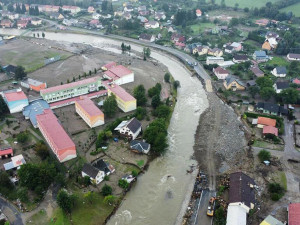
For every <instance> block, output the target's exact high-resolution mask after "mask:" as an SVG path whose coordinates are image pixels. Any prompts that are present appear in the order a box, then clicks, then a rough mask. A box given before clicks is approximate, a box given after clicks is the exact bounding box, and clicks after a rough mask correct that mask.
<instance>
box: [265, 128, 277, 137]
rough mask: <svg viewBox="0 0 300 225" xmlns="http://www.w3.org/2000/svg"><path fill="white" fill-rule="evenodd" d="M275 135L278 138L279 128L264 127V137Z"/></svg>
mask: <svg viewBox="0 0 300 225" xmlns="http://www.w3.org/2000/svg"><path fill="white" fill-rule="evenodd" d="M267 134H273V135H275V136H276V137H278V128H277V127H273V126H264V127H263V135H264V136H265V135H267Z"/></svg>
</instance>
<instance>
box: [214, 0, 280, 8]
mask: <svg viewBox="0 0 300 225" xmlns="http://www.w3.org/2000/svg"><path fill="white" fill-rule="evenodd" d="M276 1H277V0H252V1H248V0H225V4H226V6H231V7H234V5H235V4H236V3H238V4H239V8H242V9H243V8H245V7H248V8H252V7H257V8H260V7H262V6H265V5H266V3H267V2H276ZM221 2H222V0H217V1H216V3H219V4H221Z"/></svg>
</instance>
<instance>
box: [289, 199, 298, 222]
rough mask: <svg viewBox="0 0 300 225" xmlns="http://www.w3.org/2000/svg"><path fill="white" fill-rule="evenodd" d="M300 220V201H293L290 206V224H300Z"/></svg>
mask: <svg viewBox="0 0 300 225" xmlns="http://www.w3.org/2000/svg"><path fill="white" fill-rule="evenodd" d="M299 221H300V203H291V204H289V207H288V224H289V225H299Z"/></svg>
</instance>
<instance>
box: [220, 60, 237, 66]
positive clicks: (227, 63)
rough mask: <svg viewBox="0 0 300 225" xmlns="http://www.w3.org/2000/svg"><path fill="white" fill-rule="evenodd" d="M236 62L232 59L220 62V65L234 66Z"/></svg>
mask: <svg viewBox="0 0 300 225" xmlns="http://www.w3.org/2000/svg"><path fill="white" fill-rule="evenodd" d="M234 64H235V63H234V62H232V61H231V60H228V61H224V62H220V63H218V65H219V66H221V67H223V68H227V67H230V66H233V65H234Z"/></svg>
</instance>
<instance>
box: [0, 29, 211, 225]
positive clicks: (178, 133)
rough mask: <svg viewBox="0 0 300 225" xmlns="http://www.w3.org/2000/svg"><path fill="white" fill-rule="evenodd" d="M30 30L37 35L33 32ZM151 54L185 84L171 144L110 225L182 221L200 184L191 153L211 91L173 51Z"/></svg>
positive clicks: (56, 36)
mask: <svg viewBox="0 0 300 225" xmlns="http://www.w3.org/2000/svg"><path fill="white" fill-rule="evenodd" d="M21 32H22V31H20V30H16V29H10V30H8V29H0V33H2V34H14V35H18V34H20V33H21ZM26 35H28V36H31V37H32V34H31V33H27V34H26ZM45 38H46V39H49V40H55V41H65V42H73V43H85V44H90V45H92V46H94V47H98V48H101V49H104V50H107V51H113V52H115V53H119V52H120V45H121V42H120V41H116V40H112V39H109V38H103V37H96V36H92V35H83V34H70V33H63V34H62V33H52V32H45ZM131 48H132V50H133V51H137V52H141V51H142V47H140V46H138V45H135V44H131ZM120 53H121V52H120ZM151 57H153V58H154V59H156V60H158V61H160V62H161V63H162V64H164V65H165V66H166V67H167V68H168V69H169V71H170V72H171V74H172V76H173V77H174V78H175V79H176V80H179V81H180V84H181V87H180V88H179V89H178V96H177V103H176V106H175V109H174V112H173V115H172V119H171V122H170V126H169V129H168V140H169V149H168V151H167V153H166V154H165V155H164V156H162V157H159V158H157V159H155V160H154V161H153V162H151V164H150V166H149V169H148V171H147V172H146V173H145V174H143V175H141V176H139V177H138V180H137V182H136V183H135V185H134V186H133V188H132V189H131V191H130V192H129V193H127V195H126V196H125V200H124V201H123V203H122V204H121V206H120V208H119V209H118V210H117V212H116V214H115V215H114V216H113V217H112V218H111V219H110V221H109V222H108V224H110V225H112V224H113V225H127V224H132V225H135V224H136V225H140V224H147V225H152V224H153V225H157V224H164V225H168V224H180V222H181V218H182V216H183V213H184V211H185V209H186V206H187V204H188V200H189V198H190V194H191V191H192V187H193V184H194V179H195V175H196V174H195V173H192V174H187V173H186V170H188V169H189V167H190V166H191V165H193V164H194V165H196V164H197V162H196V161H195V160H193V159H192V158H191V157H192V155H193V146H194V134H195V132H196V128H197V125H198V121H199V117H200V115H201V113H202V112H203V111H204V110H205V109H206V108H207V107H208V104H209V103H208V100H207V96H206V93H205V91H204V89H203V87H202V85H201V83H200V81H199V80H198V79H197V78H196V77H191V73H190V72H189V71H188V70H187V69H186V68H185V67H184V66H183V65H182V64H181V63H179V62H178V61H177V60H176V59H174V58H172V57H171V56H170V55H168V54H166V53H163V52H159V51H156V50H152V51H151ZM145 73H147V71H145Z"/></svg>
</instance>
